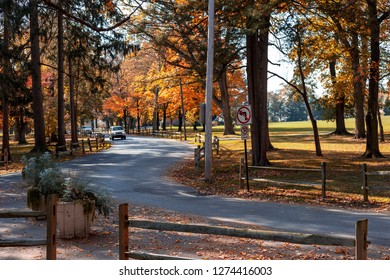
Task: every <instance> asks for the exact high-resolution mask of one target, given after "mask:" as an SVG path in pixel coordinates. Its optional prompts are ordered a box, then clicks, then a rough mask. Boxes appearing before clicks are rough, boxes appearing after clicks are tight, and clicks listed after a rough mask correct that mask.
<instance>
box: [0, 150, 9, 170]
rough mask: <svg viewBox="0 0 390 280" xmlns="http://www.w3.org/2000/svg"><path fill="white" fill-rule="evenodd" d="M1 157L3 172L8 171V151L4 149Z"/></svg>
mask: <svg viewBox="0 0 390 280" xmlns="http://www.w3.org/2000/svg"><path fill="white" fill-rule="evenodd" d="M1 157H2V158H3V160H2V161H0V162H1V163H4V168H5V170H8V165H9V156H8V150H7V149H5V150H4V152H3V153H1Z"/></svg>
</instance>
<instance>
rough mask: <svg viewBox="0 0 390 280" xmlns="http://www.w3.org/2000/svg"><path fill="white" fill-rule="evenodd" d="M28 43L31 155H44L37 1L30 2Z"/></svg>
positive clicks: (45, 147) (43, 119)
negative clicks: (31, 97) (31, 130)
mask: <svg viewBox="0 0 390 280" xmlns="http://www.w3.org/2000/svg"><path fill="white" fill-rule="evenodd" d="M30 41H31V76H32V95H33V105H32V107H33V118H34V139H35V144H34V148H33V149H32V150H31V152H32V153H45V152H47V151H49V150H48V148H47V146H46V139H45V118H44V114H43V97H42V84H41V65H40V62H41V59H40V48H39V21H38V1H37V0H31V1H30Z"/></svg>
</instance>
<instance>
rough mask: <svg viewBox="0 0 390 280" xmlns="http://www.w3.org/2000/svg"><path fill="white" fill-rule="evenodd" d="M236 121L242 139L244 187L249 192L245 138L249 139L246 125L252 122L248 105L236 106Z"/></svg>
mask: <svg viewBox="0 0 390 280" xmlns="http://www.w3.org/2000/svg"><path fill="white" fill-rule="evenodd" d="M236 123H237V124H238V125H241V140H244V150H245V171H246V188H247V191H248V192H249V174H248V149H247V145H246V140H248V139H249V126H248V125H250V124H252V109H251V106H250V105H242V106H240V107H238V108H237V114H236Z"/></svg>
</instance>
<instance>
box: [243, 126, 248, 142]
mask: <svg viewBox="0 0 390 280" xmlns="http://www.w3.org/2000/svg"><path fill="white" fill-rule="evenodd" d="M248 139H249V127H248V126H247V125H242V126H241V140H248Z"/></svg>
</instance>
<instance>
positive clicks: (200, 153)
mask: <svg viewBox="0 0 390 280" xmlns="http://www.w3.org/2000/svg"><path fill="white" fill-rule="evenodd" d="M195 141H197V142H199V143H200V144H203V145H202V146H201V145H198V146H197V147H196V148H195V149H194V172H195V173H198V172H199V166H200V163H201V162H202V159H204V156H205V155H204V152H205V146H204V144H205V143H204V141H203V140H202V135H201V134H199V135H198V136H195ZM219 147H220V146H219V138H218V137H217V136H214V138H213V142H212V149H213V150H214V151H215V152H216V154H217V155H218V154H219Z"/></svg>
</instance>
